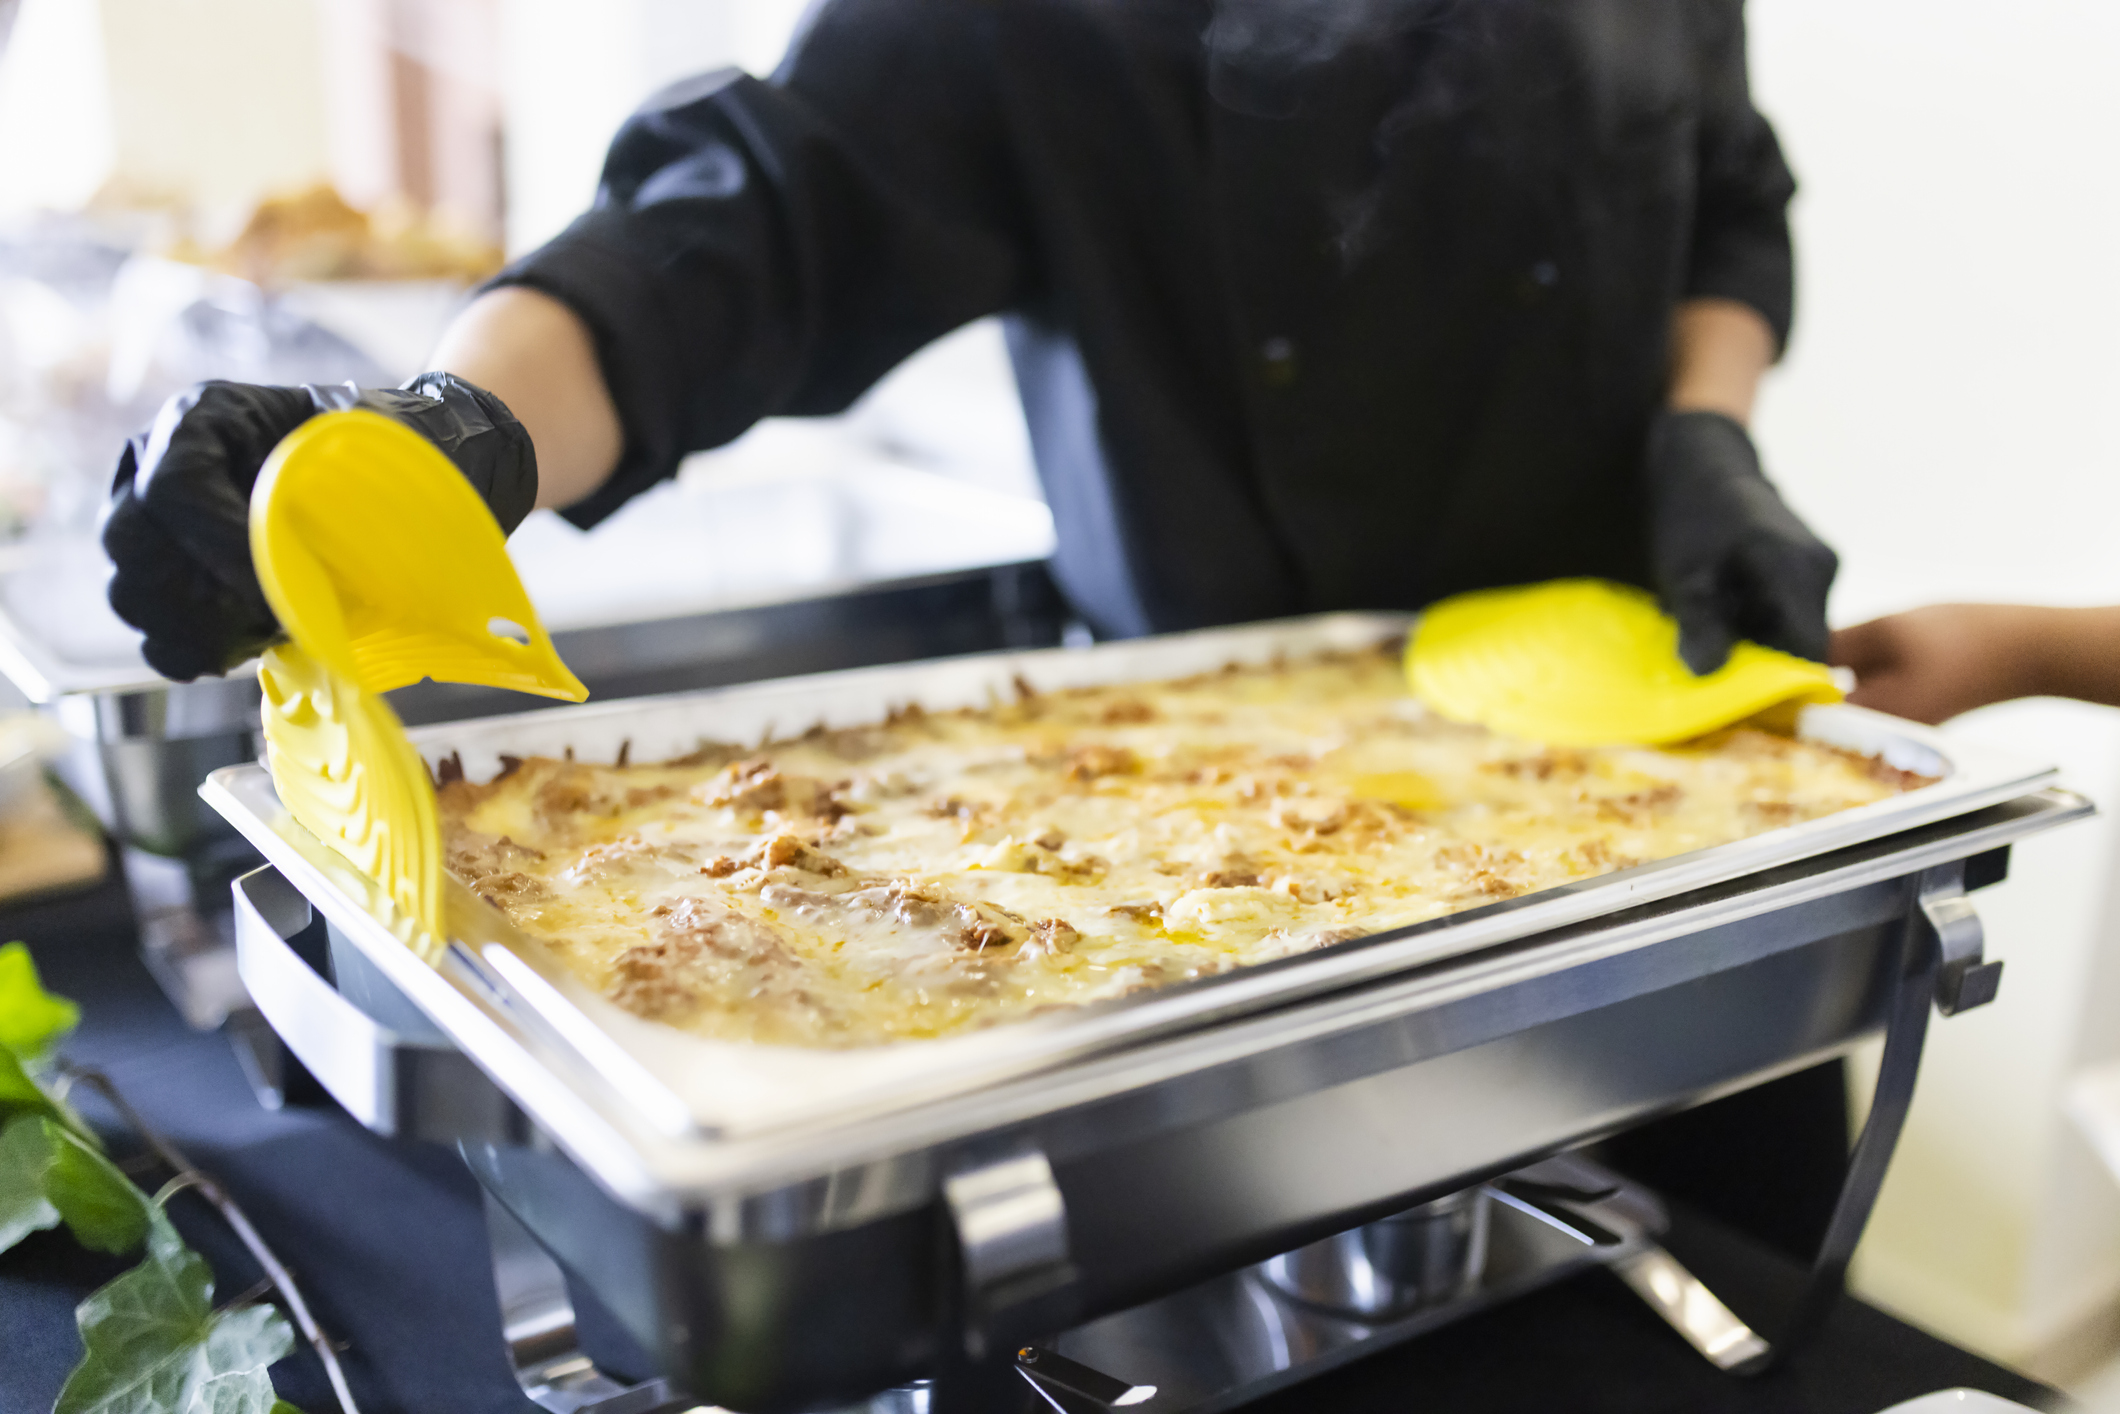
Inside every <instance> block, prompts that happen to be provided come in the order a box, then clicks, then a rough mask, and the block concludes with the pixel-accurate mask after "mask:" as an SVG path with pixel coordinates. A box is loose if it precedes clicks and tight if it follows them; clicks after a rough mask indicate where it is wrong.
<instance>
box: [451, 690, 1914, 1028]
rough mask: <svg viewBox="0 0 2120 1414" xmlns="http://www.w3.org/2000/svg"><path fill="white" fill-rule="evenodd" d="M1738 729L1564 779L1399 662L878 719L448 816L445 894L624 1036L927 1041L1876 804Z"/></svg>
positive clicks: (1796, 745) (563, 778)
mask: <svg viewBox="0 0 2120 1414" xmlns="http://www.w3.org/2000/svg"><path fill="white" fill-rule="evenodd" d="M1922 783H1923V781H1922V778H1920V777H1916V776H1909V775H1906V774H1904V773H1902V772H1899V771H1895V770H1893V769H1892V768H1890V767H1888V766H1885V765H1883V764H1882V763H1879V762H1875V761H1871V760H1868V759H1865V758H1862V757H1858V756H1853V755H1850V754H1848V753H1845V752H1841V751H1836V750H1834V749H1831V748H1828V747H1823V746H1816V745H1811V744H1807V743H1803V742H1798V741H1794V740H1791V739H1789V738H1787V737H1783V736H1777V735H1772V734H1769V733H1767V732H1764V731H1760V730H1756V729H1751V728H1743V727H1740V728H1736V729H1732V730H1729V731H1725V732H1720V733H1717V734H1715V735H1714V736H1712V737H1708V738H1704V739H1702V740H1701V741H1698V742H1694V743H1690V744H1687V745H1684V746H1680V747H1674V748H1664V749H1647V748H1634V747H1611V748H1603V749H1596V750H1559V749H1550V748H1546V747H1541V746H1538V745H1536V744H1534V743H1530V742H1525V741H1517V740H1512V739H1509V738H1505V737H1497V736H1492V735H1489V734H1488V733H1486V732H1483V731H1480V730H1478V729H1476V728H1467V727H1462V726H1457V725H1453V724H1451V723H1449V722H1446V721H1443V720H1442V719H1441V718H1439V717H1437V716H1435V715H1434V714H1432V713H1430V712H1428V711H1427V710H1425V709H1424V708H1422V707H1421V706H1420V705H1419V704H1418V703H1416V702H1415V701H1414V700H1413V699H1412V698H1410V697H1409V696H1408V695H1407V693H1406V690H1405V686H1404V682H1403V679H1402V678H1401V676H1400V674H1399V669H1398V663H1397V658H1396V654H1395V652H1394V651H1392V650H1391V649H1380V650H1378V651H1375V652H1364V653H1354V654H1339V655H1332V656H1327V657H1323V658H1319V659H1314V660H1306V661H1303V662H1300V663H1296V664H1291V665H1281V666H1275V667H1270V668H1242V669H1229V670H1226V671H1224V672H1221V673H1217V674H1213V675H1210V676H1207V677H1202V678H1194V679H1188V680H1185V681H1181V682H1165V683H1152V684H1142V685H1131V686H1124V687H1107V688H1097V689H1087V690H1080V691H1072V692H1058V693H1047V694H1033V693H1030V692H1028V691H1027V690H1026V691H1025V692H1024V693H1023V694H1022V696H1021V698H1020V700H1018V701H1016V702H1013V703H1009V704H1006V705H1000V706H995V707H993V708H990V709H986V710H980V711H963V712H953V713H946V714H944V713H934V714H930V713H922V712H919V711H917V710H913V711H907V712H903V713H900V714H897V715H895V716H894V717H893V718H892V719H891V720H889V721H887V722H882V723H878V724H876V725H874V726H869V727H860V728H852V729H846V730H840V731H832V732H824V731H815V732H812V733H810V734H809V735H808V736H806V737H803V738H801V739H799V740H795V741H787V742H773V743H768V744H767V745H764V746H761V747H758V748H756V749H753V750H743V749H739V748H735V747H720V746H706V747H703V748H701V750H700V751H698V752H696V753H694V754H693V755H692V756H690V757H687V758H684V759H682V760H678V761H671V762H665V763H662V764H659V765H633V766H628V765H591V764H587V763H582V762H572V761H554V760H550V759H545V758H535V759H531V760H527V761H522V762H520V763H511V768H510V769H509V770H508V771H507V772H505V773H504V774H503V775H502V776H500V777H499V778H497V779H496V780H494V781H492V782H490V783H487V784H484V785H475V784H472V783H470V782H467V781H464V780H461V779H456V780H451V781H449V782H448V783H446V784H445V785H444V786H443V787H442V790H441V806H442V818H443V829H444V837H445V841H446V847H447V857H448V864H449V868H450V869H451V870H452V871H453V872H454V873H456V874H457V875H458V876H459V877H460V878H462V879H463V880H464V881H465V882H466V883H468V884H470V885H471V887H472V888H474V889H475V890H477V891H478V892H479V893H480V894H482V895H483V896H484V897H485V898H486V899H487V900H489V901H490V902H491V903H492V904H493V905H494V906H495V907H497V908H499V909H501V910H502V911H503V912H505V913H507V914H508V915H509V917H511V918H512V919H514V921H515V922H516V923H517V924H518V925H520V926H521V927H522V928H524V929H525V930H527V931H528V932H530V933H532V934H535V935H536V936H538V937H540V938H542V939H544V940H545V941H546V942H548V943H549V944H550V945H551V946H552V947H553V948H554V949H555V950H556V951H557V952H558V954H559V955H560V956H562V957H563V958H565V959H566V960H567V962H568V963H569V964H570V965H571V966H572V967H574V968H575V969H576V970H577V971H578V972H579V973H580V974H581V975H582V976H583V977H584V978H585V979H587V980H588V981H589V982H590V983H591V984H592V985H594V986H595V987H597V988H599V989H600V990H601V991H602V992H603V993H604V995H606V996H608V997H610V998H612V999H613V1000H614V1001H616V1002H617V1003H618V1004H619V1005H621V1006H623V1007H625V1008H626V1009H628V1010H630V1011H632V1012H635V1013H637V1014H638V1015H641V1016H644V1017H648V1018H651V1019H653V1020H658V1021H665V1022H669V1023H671V1024H673V1025H677V1026H682V1027H686V1028H689V1029H691V1030H694V1031H698V1032H700V1033H702V1034H705V1035H710V1036H715V1037H720V1038H725V1039H742V1040H754V1041H762V1042H775V1043H787V1044H795V1045H808V1046H850V1045H862V1044H868V1043H873V1042H879V1041H887V1040H898V1039H905V1038H913V1037H924V1036H939V1035H943V1034H946V1033H949V1032H954V1031H961V1030H965V1029H967V1028H972V1027H979V1026H986V1025H991V1024H993V1023H995V1022H1000V1021H1006V1020H1009V1019H1011V1018H1013V1017H1020V1016H1024V1015H1028V1014H1030V1013H1032V1012H1036V1011H1040V1010H1044V1009H1047V1008H1051V1007H1056V1006H1067V1005H1071V1004H1075V1003H1080V1002H1087V1001H1094V1000H1098V999H1101V998H1107V997H1116V996H1120V995H1123V994H1125V993H1127V992H1131V991H1135V990H1137V989H1140V988H1143V987H1153V986H1158V985H1161V984H1164V983H1169V982H1173V981H1177V980H1180V979H1183V978H1188V977H1198V976H1201V975H1204V974H1208V973H1214V972H1221V971H1225V970H1227V969H1229V968H1233V967H1241V966H1243V965H1245V964H1247V963H1253V962H1260V961H1264V960H1266V959H1269V958H1277V957H1283V956H1286V955H1288V954H1290V953H1296V952H1301V951H1304V950H1305V949H1308V948H1314V947H1318V946H1321V945H1323V944H1325V943H1330V942H1337V941H1341V940H1344V939H1347V938H1352V937H1357V936H1360V935H1363V934H1368V933H1376V932H1381V931H1383V930H1386V929H1389V928H1395V927H1399V926H1402V925H1405V924H1408V923H1416V922H1419V921H1421V920H1423V919H1428V918H1434V917H1437V916H1439V915H1441V914H1446V913H1452V912H1455V911H1457V910H1460V909H1466V908H1473V907H1477V906H1479V905H1481V904H1487V903H1492V902H1494V901H1496V900H1497V899H1506V898H1512V897H1515V896H1516V895H1519V894H1524V893H1529V892H1532V891H1534V890H1537V889H1544V888H1550V887H1552V886H1554V885H1557V884H1565V883H1567V882H1569V881H1571V880H1574V879H1581V878H1585V877H1587V876H1590V875H1593V874H1602V873H1606V872H1608V871H1611V870H1614V869H1622V868H1625V867H1627V866H1629V865H1632V864H1639V863H1642V862H1644V861H1647V860H1651V859H1660V858H1664V857H1667V856H1670V855H1674V854H1680V853H1683V852H1685V851H1687V850H1693V849H1700V848H1703V847H1706V846H1708V845H1714V844H1721V843H1724V842H1727V841H1730V840H1735V839H1740V838H1743V837H1744V836H1747V835H1753V834H1758V833H1760V832H1761V831H1764V830H1770V829H1774V828H1776V827H1778V826H1782V825H1788V824H1792V823H1794V822H1796V821H1800V820H1808V819H1812V818H1814V817H1817V816H1820V815H1828V814H1831V813H1833V812H1834V811H1837V810H1845V809H1848V808H1849V807H1851V806H1856V805H1861V804H1865V803H1867V802H1869V801H1874V800H1879V799H1883V798H1884V797H1886V796H1890V795H1893V794H1896V793H1897V792H1899V791H1901V790H1905V789H1908V788H1910V787H1912V786H1914V785H1919V784H1922Z"/></svg>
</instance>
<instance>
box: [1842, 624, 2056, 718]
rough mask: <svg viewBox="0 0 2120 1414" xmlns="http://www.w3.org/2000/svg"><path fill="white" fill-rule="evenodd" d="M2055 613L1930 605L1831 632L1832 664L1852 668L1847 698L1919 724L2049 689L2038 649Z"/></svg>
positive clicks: (1860, 705)
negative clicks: (1852, 679)
mask: <svg viewBox="0 0 2120 1414" xmlns="http://www.w3.org/2000/svg"><path fill="white" fill-rule="evenodd" d="M2055 612H2056V611H2054V610H2051V609H2037V608H2031V607H2027V606H2023V605H2017V604H1931V605H1929V606H1928V607H1926V608H1922V609H1913V610H1910V611H1908V612H1906V613H1904V614H1893V615H1891V616H1889V617H1887V618H1882V619H1872V620H1870V621H1869V622H1868V623H1865V624H1857V625H1856V626H1855V627H1853V628H1844V629H1840V630H1838V631H1837V632H1835V633H1834V635H1833V643H1832V648H1831V650H1830V651H1831V661H1832V662H1833V663H1834V664H1836V665H1838V666H1841V667H1847V668H1853V669H1854V670H1855V691H1854V692H1853V693H1852V694H1850V696H1849V699H1848V700H1849V701H1851V702H1853V703H1855V704H1856V705H1857V706H1859V707H1874V708H1876V709H1877V710H1878V711H1880V712H1889V713H1891V714H1892V715H1893V716H1895V717H1908V718H1911V719H1912V720H1914V721H1917V722H1930V723H1935V722H1941V721H1943V720H1945V719H1946V718H1950V717H1955V716H1957V715H1958V714H1959V713H1961V712H1969V711H1971V710H1972V709H1973V708H1975V707H1984V706H1986V705H1987V704H1988V703H1990V702H2002V701H2006V700H2008V699H2009V698H2013V697H2027V696H2032V695H2034V694H2037V693H2040V692H2042V691H2045V690H2047V689H2046V688H2045V687H2044V685H2043V684H2042V683H2041V682H2040V680H2039V677H2040V675H2039V673H2038V669H2037V663H2038V659H2039V647H2040V645H2041V644H2042V643H2043V642H2044V640H2045V639H2046V638H2047V637H2048V636H2049V630H2050V627H2051V624H2050V616H2052V615H2053V614H2054V613H2055Z"/></svg>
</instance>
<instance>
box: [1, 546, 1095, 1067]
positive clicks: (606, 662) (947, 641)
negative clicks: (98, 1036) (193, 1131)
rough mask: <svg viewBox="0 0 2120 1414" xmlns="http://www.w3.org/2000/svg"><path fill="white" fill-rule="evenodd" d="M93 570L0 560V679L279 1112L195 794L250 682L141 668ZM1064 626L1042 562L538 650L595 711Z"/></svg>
mask: <svg viewBox="0 0 2120 1414" xmlns="http://www.w3.org/2000/svg"><path fill="white" fill-rule="evenodd" d="M570 533H571V532H570ZM859 567H860V566H859V565H843V566H840V567H839V568H840V569H841V570H844V571H851V570H856V569H859ZM109 574H110V567H109V564H108V562H107V561H106V560H105V559H104V557H103V553H102V549H101V547H100V546H99V545H97V544H96V543H95V542H94V541H93V540H89V539H50V540H40V541H33V542H29V543H25V544H22V545H18V546H14V547H11V548H9V549H7V550H5V551H0V673H4V674H5V676H6V677H7V678H8V679H9V680H10V681H11V682H12V683H13V684H14V685H15V687H16V688H17V689H18V690H19V691H20V692H21V693H22V694H23V695H24V696H25V697H27V698H28V699H29V700H30V701H31V702H32V703H34V704H36V705H37V706H38V707H39V708H40V709H42V710H44V711H45V712H47V713H49V714H50V715H51V716H52V717H53V718H54V719H56V720H57V721H58V723H59V724H60V725H61V726H62V727H64V728H65V730H66V733H67V738H68V743H69V744H68V746H67V749H66V750H65V752H64V754H63V755H62V756H61V757H60V758H59V760H58V762H57V763H56V765H57V769H58V772H59V774H60V776H61V777H62V779H64V780H65V782H66V783H67V785H68V786H69V787H70V788H71V789H72V790H73V791H74V793H75V794H76V795H78V796H80V798H81V799H82V800H83V801H84V802H85V803H86V804H87V805H88V806H89V808H90V809H91V810H92V811H93V812H94V813H95V815H96V817H97V819H98V820H99V821H100V822H101V823H102V825H103V826H104V828H105V829H106V830H108V831H109V832H110V834H111V836H112V838H113V839H115V840H116V841H117V842H118V844H119V846H120V855H121V858H122V860H123V863H124V867H125V874H126V879H127V883H128V885H129V887H130V889H131V892H132V895H133V901H134V907H135V911H136V915H137V917H138V920H139V925H140V933H141V951H142V956H143V957H144V959H145V960H146V962H147V963H148V966H149V968H150V969H151V970H152V971H153V972H154V973H155V975H156V977H157V979H158V980H159V981H160V982H161V983H162V985H163V988H164V990H165V991H167V992H168V994H169V996H170V999H171V1000H172V1001H173V1002H174V1003H175V1004H176V1006H177V1007H178V1009H179V1010H180V1011H181V1012H182V1013H183V1014H184V1016H185V1018H186V1019H187V1020H188V1021H190V1022H191V1024H192V1025H194V1026H197V1027H199V1028H201V1029H211V1028H213V1027H216V1026H220V1025H222V1024H223V1023H224V1022H230V1023H231V1025H232V1030H231V1035H232V1038H233V1039H234V1040H235V1041H236V1043H237V1054H238V1056H239V1057H240V1058H241V1059H242V1061H243V1064H244V1067H245V1069H246V1071H247V1072H248V1073H249V1074H250V1076H251V1078H252V1080H253V1082H254V1084H255V1085H256V1087H257V1089H258V1092H259V1095H260V1097H261V1098H263V1099H265V1100H266V1101H267V1102H268V1103H277V1096H278V1093H279V1085H280V1075H279V1071H280V1066H279V1054H278V1047H277V1046H276V1045H275V1044H272V1043H271V1038H270V1034H269V1032H261V1031H260V1030H259V1029H258V1028H257V1026H256V1025H255V1018H254V1015H253V1013H252V1011H251V1008H250V1005H249V1000H248V998H247V996H246V995H245V993H244V990H243V986H242V983H241V980H240V978H239V977H238V975H237V972H236V968H235V956H234V952H233V940H232V938H231V937H230V936H229V932H230V926H229V914H228V905H227V899H228V896H229V895H228V886H229V883H230V881H231V880H232V879H234V878H235V877H236V876H237V875H239V874H242V873H244V872H246V871H248V870H251V869H254V868H256V867H257V866H258V865H259V864H260V863H261V862H262V860H261V858H260V856H259V855H258V854H257V852H256V851H255V850H254V849H253V848H252V847H251V845H250V844H249V843H248V842H247V841H246V840H244V838H243V837H242V836H241V835H240V834H239V833H238V832H237V831H236V829H235V828H234V827H233V826H232V825H230V824H229V822H228V821H227V820H226V819H224V818H223V817H222V816H221V815H220V814H219V813H217V812H216V811H214V810H212V809H210V808H208V807H207V805H206V804H205V802H203V801H202V800H200V798H199V794H198V788H199V785H200V783H201V782H203V781H204V780H205V779H206V777H207V776H208V774H209V773H211V772H213V771H215V770H217V769H219V768H221V767H223V766H230V765H235V764H239V763H242V762H246V761H253V760H255V759H257V756H258V750H259V747H258V739H257V731H258V685H257V679H256V676H255V674H254V673H253V672H251V671H250V670H248V669H242V670H238V671H237V672H235V673H233V674H231V675H230V676H229V677H227V678H208V679H202V680H200V681H197V682H191V683H173V682H169V681H167V680H166V679H164V678H162V677H160V676H159V675H157V674H156V673H155V672H154V670H153V669H151V668H149V667H148V666H147V664H146V662H145V661H144V660H143V659H142V658H141V657H140V650H139V643H138V638H137V636H136V635H135V634H134V632H133V631H132V630H131V629H130V628H128V627H126V625H124V624H123V623H122V622H120V621H119V620H118V618H117V617H116V616H115V615H114V614H113V613H111V611H110V609H109V607H108V606H107V605H106V604H105V603H104V600H103V590H104V583H105V581H106V580H107V579H108V577H109ZM576 617H580V616H578V615H577V616H576ZM1063 618H1064V610H1063V606H1062V603H1061V600H1060V597H1059V594H1058V592H1057V590H1055V589H1054V587H1053V584H1052V581H1051V579H1050V578H1049V577H1048V576H1047V574H1046V572H1045V567H1044V566H1043V565H1042V564H1040V563H1037V562H1024V563H1011V564H1000V565H993V566H984V567H980V568H976V569H970V570H960V571H953V572H950V573H946V574H935V575H927V576H922V577H917V578H911V579H899V580H892V581H889V582H883V583H875V584H870V585H867V586H864V587H862V588H858V589H853V590H847V591H843V592H839V593H835V594H831V595H828V596H825V597H819V598H801V599H776V600H766V601H761V602H755V603H748V604H735V605H724V606H722V607H720V608H716V609H713V610H711V611H707V612H700V613H692V614H685V615H681V616H677V617H667V618H657V619H644V620H638V621H628V622H621V623H595V622H590V623H577V624H574V625H573V626H570V627H567V628H563V629H562V630H561V631H559V632H557V633H555V634H554V641H555V642H556V643H557V645H558V647H559V650H560V652H561V653H562V654H563V655H565V657H566V659H567V661H568V662H569V663H570V664H572V665H573V667H574V668H575V671H576V672H577V673H578V674H579V675H580V676H581V677H582V679H583V680H584V681H585V682H587V683H588V684H589V686H590V688H591V690H592V691H593V692H594V693H595V694H596V696H597V697H598V698H599V699H602V700H611V699H616V698H624V697H632V696H638V695H641V694H645V693H657V692H671V691H676V690H683V689H692V688H701V687H708V686H715V685H720V684H725V683H735V682H747V681H751V680H754V679H758V678H771V677H780V676H784V675H786V674H790V673H803V672H817V671H821V670H825V669H831V668H845V667H852V666H856V665H860V664H868V663H885V662H899V661H904V660H906V659H912V658H924V657H932V656H935V655H939V654H945V653H970V652H977V651H980V650H984V649H993V648H1005V647H1030V646H1039V645H1044V644H1051V643H1057V642H1058V641H1059V639H1060V635H1061V630H1062V627H1063ZM392 702H393V704H394V705H395V707H396V708H397V711H398V714H399V715H400V716H401V717H402V718H404V719H405V720H406V721H408V722H414V723H431V722H439V721H446V720H450V719H453V718H464V717H475V716H485V715H491V714H495V713H506V712H511V711H518V710H522V709H523V708H525V707H529V706H542V705H544V699H541V698H535V697H526V696H523V695H520V694H516V693H509V692H503V691H499V690H495V689H486V688H466V687H459V686H453V685H445V684H437V683H431V682H430V683H421V684H419V685H418V686H416V687H411V688H407V689H405V690H403V691H401V692H398V693H394V694H392Z"/></svg>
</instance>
